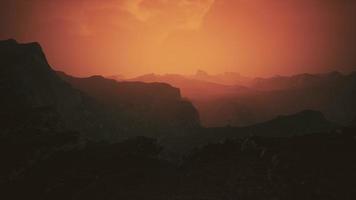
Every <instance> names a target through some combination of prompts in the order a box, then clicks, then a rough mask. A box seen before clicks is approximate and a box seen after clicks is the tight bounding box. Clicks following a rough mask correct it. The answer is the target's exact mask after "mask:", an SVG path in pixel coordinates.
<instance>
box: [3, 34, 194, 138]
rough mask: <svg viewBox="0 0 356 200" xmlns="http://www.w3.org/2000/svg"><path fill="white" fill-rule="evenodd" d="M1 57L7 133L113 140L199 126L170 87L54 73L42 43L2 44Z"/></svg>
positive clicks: (187, 107) (178, 94)
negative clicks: (56, 132)
mask: <svg viewBox="0 0 356 200" xmlns="http://www.w3.org/2000/svg"><path fill="white" fill-rule="evenodd" d="M0 56H1V57H0V72H1V73H0V83H1V84H0V92H1V94H3V95H2V98H1V99H0V109H1V113H0V119H1V124H0V128H1V130H2V132H3V133H9V132H11V131H14V130H18V129H23V130H27V129H29V128H32V129H48V130H73V131H78V132H80V133H81V134H82V137H85V138H90V139H95V140H97V139H100V140H103V139H104V140H112V141H113V140H116V139H120V138H125V137H132V136H135V135H150V136H157V135H160V134H173V133H172V132H173V131H172V130H176V131H178V129H179V130H181V129H190V128H196V127H199V126H200V124H199V115H198V113H197V111H196V109H195V108H194V107H193V106H192V104H191V103H190V102H188V101H185V100H183V99H182V98H181V96H180V91H179V89H177V88H173V87H171V86H169V85H168V84H158V83H153V84H147V83H139V82H134V83H133V82H132V83H131V82H130V83H128V82H120V83H119V82H116V81H114V80H111V79H105V78H103V77H101V76H93V77H89V78H75V77H71V76H68V75H65V74H64V73H56V72H55V71H54V70H53V69H52V68H51V67H50V66H49V64H48V62H47V60H46V57H45V55H44V53H43V51H42V49H41V47H40V45H39V44H38V43H29V44H19V43H17V42H16V41H15V40H6V41H1V42H0ZM58 74H59V75H60V76H58ZM177 127H179V128H177ZM158 130H159V131H158Z"/></svg>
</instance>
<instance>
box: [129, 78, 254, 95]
mask: <svg viewBox="0 0 356 200" xmlns="http://www.w3.org/2000/svg"><path fill="white" fill-rule="evenodd" d="M127 81H142V82H146V83H153V82H160V83H168V84H170V85H173V86H174V87H178V88H180V89H181V92H182V95H183V96H184V97H187V98H189V99H196V98H198V97H200V98H215V97H219V96H226V95H231V94H234V93H236V92H241V93H242V92H246V90H247V88H245V87H243V86H237V85H236V86H230V85H223V84H219V83H214V82H209V81H205V80H198V79H194V78H190V77H187V76H183V75H179V74H165V75H156V74H146V75H143V76H139V77H136V78H133V79H128V80H127Z"/></svg>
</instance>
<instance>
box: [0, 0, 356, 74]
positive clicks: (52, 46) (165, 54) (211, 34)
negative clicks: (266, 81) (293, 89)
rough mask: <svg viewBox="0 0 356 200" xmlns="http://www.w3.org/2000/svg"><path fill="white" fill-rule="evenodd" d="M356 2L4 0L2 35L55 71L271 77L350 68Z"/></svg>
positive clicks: (355, 47)
mask: <svg viewBox="0 0 356 200" xmlns="http://www.w3.org/2000/svg"><path fill="white" fill-rule="evenodd" d="M355 2H356V1H353V0H106V1H102V0H77V1H69V0H68V1H63V0H32V1H25V0H11V1H10V0H4V1H3V2H2V3H1V4H3V5H2V6H1V9H2V10H0V11H1V12H0V13H2V14H0V15H2V16H1V21H0V25H1V26H2V27H5V28H4V29H3V31H1V32H0V39H5V38H8V37H12V38H15V39H17V40H19V41H21V42H27V41H39V42H40V43H41V44H42V46H43V47H44V50H45V52H46V54H47V57H48V60H49V62H50V63H51V64H52V65H53V67H55V68H56V69H58V70H63V71H66V72H68V73H71V74H74V75H79V76H86V75H91V74H103V75H112V74H124V75H127V76H134V75H140V74H144V73H151V72H154V73H185V74H187V73H194V72H195V71H196V70H198V69H202V70H205V71H208V72H211V73H221V72H225V71H235V72H240V73H241V74H245V75H250V76H255V75H256V76H265V75H267V76H270V75H274V74H293V73H303V72H321V71H330V70H341V71H350V70H355V69H356V56H355V55H356V40H355V35H356V28H355V27H356V22H355V21H356V20H354V19H356V14H355V13H356V3H355Z"/></svg>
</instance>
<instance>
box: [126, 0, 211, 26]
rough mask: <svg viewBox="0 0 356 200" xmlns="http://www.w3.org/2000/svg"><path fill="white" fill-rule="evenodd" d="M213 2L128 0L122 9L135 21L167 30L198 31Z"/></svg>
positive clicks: (202, 0)
mask: <svg viewBox="0 0 356 200" xmlns="http://www.w3.org/2000/svg"><path fill="white" fill-rule="evenodd" d="M213 3H214V0H169V1H168V0H130V1H126V2H125V3H124V5H123V6H124V9H126V10H127V11H128V12H130V13H131V14H132V15H134V16H135V17H136V18H137V19H139V20H141V21H143V22H146V23H148V24H151V25H157V24H158V25H161V26H166V27H167V29H198V28H200V26H201V24H202V22H203V19H204V16H205V15H206V13H207V12H208V11H209V9H210V8H211V6H212V4H213Z"/></svg>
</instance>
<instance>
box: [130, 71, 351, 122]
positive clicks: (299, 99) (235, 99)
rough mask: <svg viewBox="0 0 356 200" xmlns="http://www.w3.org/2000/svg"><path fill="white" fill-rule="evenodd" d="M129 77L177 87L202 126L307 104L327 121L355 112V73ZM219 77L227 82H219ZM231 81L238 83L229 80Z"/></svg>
mask: <svg viewBox="0 0 356 200" xmlns="http://www.w3.org/2000/svg"><path fill="white" fill-rule="evenodd" d="M131 80H140V81H143V82H166V83H169V84H171V85H173V86H175V87H179V88H181V91H182V94H183V96H184V97H187V98H188V99H189V100H190V101H192V103H193V104H194V106H195V107H196V108H197V109H198V110H199V113H200V119H201V123H202V125H203V126H207V127H216V126H226V125H232V126H246V125H252V124H255V123H260V122H263V121H266V120H270V119H273V118H274V117H276V116H278V115H290V114H293V113H296V112H299V111H301V110H307V109H312V110H320V111H321V112H322V113H324V114H325V116H326V118H327V119H328V120H331V121H334V122H337V123H340V124H344V125H346V124H348V123H350V122H351V120H352V119H353V118H354V116H355V115H356V107H355V105H356V104H355V103H353V102H355V101H356V76H355V73H351V74H349V75H343V74H341V73H339V72H330V73H325V74H299V75H294V76H275V77H271V78H255V79H253V78H246V77H242V76H240V75H239V74H237V73H225V74H220V75H209V74H208V73H206V72H204V71H198V72H197V74H196V75H193V76H183V75H178V74H167V75H155V74H148V75H144V76H140V77H137V78H135V79H131ZM223 80H228V81H227V82H226V84H221V83H223ZM234 80H235V81H234ZM235 83H239V85H229V84H235Z"/></svg>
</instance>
